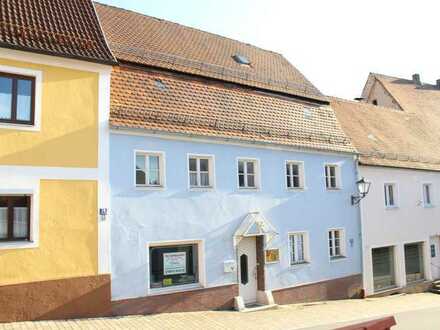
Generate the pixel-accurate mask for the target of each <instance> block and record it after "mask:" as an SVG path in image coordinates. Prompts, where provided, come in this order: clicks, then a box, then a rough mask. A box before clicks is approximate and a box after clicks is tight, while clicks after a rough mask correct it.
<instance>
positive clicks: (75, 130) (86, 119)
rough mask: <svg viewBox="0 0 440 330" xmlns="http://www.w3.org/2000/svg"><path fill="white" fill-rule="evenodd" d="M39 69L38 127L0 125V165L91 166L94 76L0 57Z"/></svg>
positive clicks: (95, 97)
mask: <svg viewBox="0 0 440 330" xmlns="http://www.w3.org/2000/svg"><path fill="white" fill-rule="evenodd" d="M0 65H8V66H14V67H20V68H28V69H32V70H40V71H42V72H43V87H42V109H41V130H40V131H39V132H31V131H20V130H10V129H1V128H0V165H33V166H60V167H97V159H98V82H99V74H98V73H93V72H86V71H78V70H72V69H66V68H60V67H54V66H47V65H41V64H32V63H23V62H18V61H12V60H6V59H2V58H0Z"/></svg>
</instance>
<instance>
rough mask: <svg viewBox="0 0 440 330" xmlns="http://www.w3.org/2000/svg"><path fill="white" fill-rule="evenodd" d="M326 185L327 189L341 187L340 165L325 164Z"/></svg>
mask: <svg viewBox="0 0 440 330" xmlns="http://www.w3.org/2000/svg"><path fill="white" fill-rule="evenodd" d="M325 186H326V187H327V189H339V187H340V184H339V166H338V165H325Z"/></svg>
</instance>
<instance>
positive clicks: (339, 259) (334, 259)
mask: <svg viewBox="0 0 440 330" xmlns="http://www.w3.org/2000/svg"><path fill="white" fill-rule="evenodd" d="M343 260H347V257H346V256H340V257H330V262H338V261H343Z"/></svg>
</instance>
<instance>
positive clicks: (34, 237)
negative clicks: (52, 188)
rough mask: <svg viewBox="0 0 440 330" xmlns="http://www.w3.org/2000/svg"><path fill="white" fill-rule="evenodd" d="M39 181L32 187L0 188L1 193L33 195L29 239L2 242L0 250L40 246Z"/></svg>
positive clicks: (4, 194)
mask: <svg viewBox="0 0 440 330" xmlns="http://www.w3.org/2000/svg"><path fill="white" fill-rule="evenodd" d="M39 188H40V187H39V182H35V183H34V185H33V187H32V188H11V189H0V195H3V196H6V195H7V196H14V195H17V196H19V195H28V196H30V197H31V210H30V219H29V221H30V226H29V227H30V233H29V241H16V242H14V241H5V242H0V250H13V249H32V248H38V245H39V236H40V235H39V232H40V230H39V229H40V223H39V220H40V218H39V212H40V207H39V206H40V194H39V190H40V189H39Z"/></svg>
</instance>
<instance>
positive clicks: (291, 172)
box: [286, 161, 304, 189]
mask: <svg viewBox="0 0 440 330" xmlns="http://www.w3.org/2000/svg"><path fill="white" fill-rule="evenodd" d="M286 179H287V181H286V183H287V188H288V189H301V188H304V166H303V163H302V162H294V161H288V162H287V163H286Z"/></svg>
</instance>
